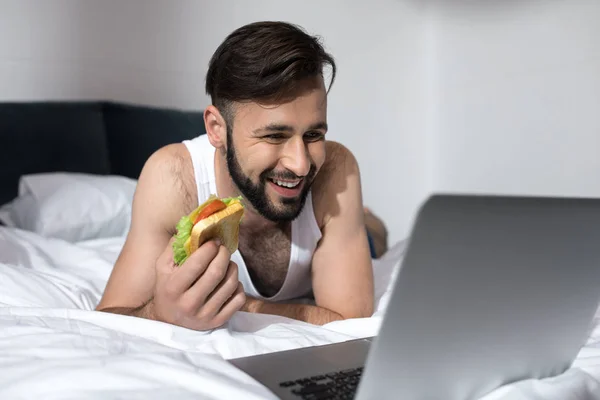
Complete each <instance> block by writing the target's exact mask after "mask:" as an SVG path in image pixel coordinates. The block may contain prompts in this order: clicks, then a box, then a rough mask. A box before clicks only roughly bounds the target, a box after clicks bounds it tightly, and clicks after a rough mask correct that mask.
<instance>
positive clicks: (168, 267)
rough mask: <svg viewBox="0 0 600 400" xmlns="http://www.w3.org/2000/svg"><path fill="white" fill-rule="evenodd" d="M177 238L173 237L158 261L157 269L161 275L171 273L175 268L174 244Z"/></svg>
mask: <svg viewBox="0 0 600 400" xmlns="http://www.w3.org/2000/svg"><path fill="white" fill-rule="evenodd" d="M174 241H175V238H174V237H172V238H171V239H170V240H169V243H167V245H166V246H165V248H164V249H163V251H162V253H160V255H159V256H158V258H157V259H156V269H157V271H158V272H160V273H163V274H164V273H170V272H172V270H173V268H174V267H175V262H174V261H173V242H174Z"/></svg>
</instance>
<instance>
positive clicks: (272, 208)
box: [226, 127, 316, 222]
mask: <svg viewBox="0 0 600 400" xmlns="http://www.w3.org/2000/svg"><path fill="white" fill-rule="evenodd" d="M232 136H233V135H232V134H231V131H230V128H229V127H227V157H226V159H227V168H228V169H229V175H230V176H231V178H232V179H233V182H234V183H235V185H236V186H237V188H238V189H239V191H240V192H241V194H242V196H243V197H244V198H245V199H246V200H247V201H248V202H249V203H250V204H251V205H252V207H254V209H255V210H256V212H258V213H259V214H260V215H261V216H262V217H263V218H266V219H268V220H270V221H273V222H290V221H293V220H295V219H296V218H297V217H298V215H300V213H301V212H302V209H303V208H304V204H305V203H306V198H307V196H308V193H309V191H310V187H311V184H312V181H313V180H314V178H315V175H316V167H315V165H314V164H312V163H311V166H310V171H309V172H308V174H307V175H306V176H305V177H304V178H303V181H304V182H303V184H304V185H303V187H302V192H301V193H300V194H299V195H298V196H296V197H294V198H282V199H281V203H280V205H276V204H274V203H273V202H272V201H271V200H270V199H269V197H268V195H267V191H266V189H267V186H266V185H267V181H268V180H270V179H282V180H295V179H300V178H301V177H299V176H297V175H296V174H294V173H293V172H291V171H285V172H275V170H274V169H273V168H270V169H267V170H265V171H263V172H262V173H261V174H260V176H259V177H258V183H254V182H253V181H252V180H251V179H250V178H249V177H248V176H247V175H246V174H244V171H243V170H242V166H241V165H240V163H239V161H238V158H237V155H236V151H235V146H234V144H233V137H232Z"/></svg>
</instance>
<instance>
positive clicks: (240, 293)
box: [215, 282, 246, 325]
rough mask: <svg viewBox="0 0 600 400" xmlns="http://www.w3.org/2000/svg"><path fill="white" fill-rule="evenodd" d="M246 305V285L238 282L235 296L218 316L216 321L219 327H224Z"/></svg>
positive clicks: (227, 302)
mask: <svg viewBox="0 0 600 400" xmlns="http://www.w3.org/2000/svg"><path fill="white" fill-rule="evenodd" d="M244 304H246V293H245V292H244V285H242V283H241V282H238V286H237V289H236V290H235V292H234V293H233V295H232V296H231V297H230V298H229V299H228V300H227V301H226V302H225V304H223V307H222V308H221V311H219V313H218V314H217V315H216V317H215V320H216V321H217V322H218V323H219V325H223V324H224V323H225V322H227V321H229V320H230V319H231V317H232V316H233V314H235V313H236V312H237V311H239V310H240V309H241V308H242V307H243V306H244Z"/></svg>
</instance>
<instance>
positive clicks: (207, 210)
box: [173, 194, 244, 265]
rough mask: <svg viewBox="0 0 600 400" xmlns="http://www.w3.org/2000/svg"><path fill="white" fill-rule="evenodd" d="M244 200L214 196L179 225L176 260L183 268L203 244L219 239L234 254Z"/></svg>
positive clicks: (175, 244) (185, 217)
mask: <svg viewBox="0 0 600 400" xmlns="http://www.w3.org/2000/svg"><path fill="white" fill-rule="evenodd" d="M241 200H242V197H241V196H239V197H227V198H224V199H219V198H218V197H217V196H215V195H214V194H212V195H210V197H209V198H208V200H206V201H205V202H204V203H202V204H200V205H199V206H198V207H197V208H196V209H195V210H194V211H192V212H191V213H190V214H189V215H186V216H183V217H181V219H180V220H179V222H178V223H177V233H176V234H175V240H174V241H173V260H174V262H175V264H176V265H181V264H183V263H184V262H185V260H187V259H188V257H189V256H190V255H191V254H192V253H193V252H194V251H196V250H197V249H198V247H200V246H201V245H202V244H204V243H205V242H207V241H209V240H215V239H219V240H220V242H221V244H222V245H223V246H225V247H226V248H227V250H229V252H230V253H231V254H233V253H234V252H235V251H236V250H237V247H238V236H239V232H240V222H241V220H242V216H243V215H244V206H243V205H242V201H241Z"/></svg>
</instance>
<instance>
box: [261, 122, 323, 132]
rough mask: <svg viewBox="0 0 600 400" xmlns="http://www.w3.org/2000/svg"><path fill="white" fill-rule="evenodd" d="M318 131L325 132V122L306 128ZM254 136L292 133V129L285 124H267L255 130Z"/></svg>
mask: <svg viewBox="0 0 600 400" xmlns="http://www.w3.org/2000/svg"><path fill="white" fill-rule="evenodd" d="M318 129H322V130H325V131H326V130H327V123H326V122H317V123H315V124H312V125H311V126H309V127H308V130H311V131H313V130H318ZM253 132H254V134H261V133H268V132H290V133H291V132H294V128H293V127H292V126H290V125H285V124H269V125H266V126H263V127H262V128H258V129H255V130H254V131H253Z"/></svg>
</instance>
